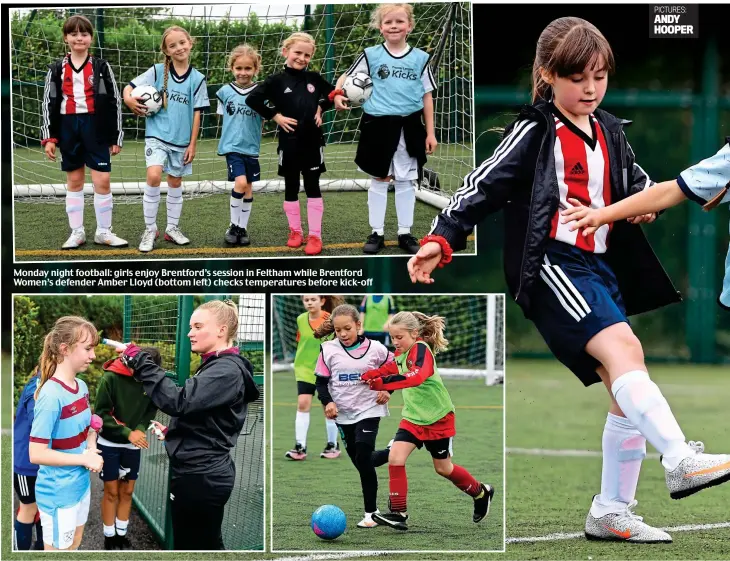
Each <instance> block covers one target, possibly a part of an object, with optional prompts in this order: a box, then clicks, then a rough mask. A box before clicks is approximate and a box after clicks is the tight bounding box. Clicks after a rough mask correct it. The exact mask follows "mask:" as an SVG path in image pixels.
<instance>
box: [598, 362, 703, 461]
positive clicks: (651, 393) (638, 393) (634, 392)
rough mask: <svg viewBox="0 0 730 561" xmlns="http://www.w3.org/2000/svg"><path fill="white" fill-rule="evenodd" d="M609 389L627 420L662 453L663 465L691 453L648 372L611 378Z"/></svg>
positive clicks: (636, 371)
mask: <svg viewBox="0 0 730 561" xmlns="http://www.w3.org/2000/svg"><path fill="white" fill-rule="evenodd" d="M611 391H612V392H613V396H614V397H615V398H616V401H617V402H618V404H619V407H621V411H623V412H624V415H626V417H627V418H628V419H629V421H631V424H632V425H634V426H635V427H636V428H637V429H638V430H639V432H640V433H641V434H642V435H644V437H645V438H646V439H647V440H648V441H649V442H650V443H651V445H652V446H654V448H656V449H657V450H658V451H659V453H660V454H662V464H663V465H664V467H665V469H668V470H670V471H672V470H674V469H676V467H677V466H678V465H679V463H680V462H681V461H682V460H684V459H685V458H686V457H688V456H691V455H692V454H694V451H693V450H692V448H690V447H689V446H688V445H687V443H686V442H685V440H684V433H683V432H682V429H681V428H679V424H678V423H677V420H676V419H675V418H674V415H673V414H672V410H671V409H670V408H669V404H668V403H667V400H666V399H665V398H664V396H663V395H662V392H661V390H660V389H659V386H657V385H656V384H655V383H654V382H653V381H652V380H651V379H650V378H649V374H647V373H646V372H643V371H641V370H633V371H631V372H627V373H626V374H624V375H623V376H620V377H619V378H617V379H616V380H615V381H614V382H613V384H612V386H611Z"/></svg>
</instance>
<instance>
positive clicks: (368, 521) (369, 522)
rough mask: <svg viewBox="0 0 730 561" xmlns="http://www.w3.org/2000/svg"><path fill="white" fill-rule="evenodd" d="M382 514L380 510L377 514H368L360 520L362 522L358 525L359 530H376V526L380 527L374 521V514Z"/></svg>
mask: <svg viewBox="0 0 730 561" xmlns="http://www.w3.org/2000/svg"><path fill="white" fill-rule="evenodd" d="M376 513H377V514H380V511H379V510H376V511H375V512H366V513H365V517H364V518H363V519H362V520H360V522H358V523H357V527H358V528H375V526H377V525H378V523H377V522H376V521H375V520H373V514H376Z"/></svg>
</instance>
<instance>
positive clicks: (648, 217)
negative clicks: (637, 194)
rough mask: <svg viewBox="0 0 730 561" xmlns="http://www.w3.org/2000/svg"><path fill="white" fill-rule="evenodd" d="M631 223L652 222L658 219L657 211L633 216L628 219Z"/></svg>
mask: <svg viewBox="0 0 730 561" xmlns="http://www.w3.org/2000/svg"><path fill="white" fill-rule="evenodd" d="M626 220H627V221H628V223H629V224H651V223H652V222H654V221H655V220H656V212H650V213H649V214H642V215H641V216H632V217H631V218H627V219H626Z"/></svg>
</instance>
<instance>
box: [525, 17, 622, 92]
mask: <svg viewBox="0 0 730 561" xmlns="http://www.w3.org/2000/svg"><path fill="white" fill-rule="evenodd" d="M600 57H603V61H604V64H605V70H606V71H608V72H613V70H614V67H615V63H614V58H613V51H612V50H611V45H609V44H608V41H607V40H606V38H605V37H604V36H603V34H602V33H601V32H600V31H598V28H596V26H595V25H593V24H592V23H590V22H588V21H586V20H584V19H581V18H575V17H565V18H559V19H556V20H555V21H553V22H551V23H550V24H549V25H548V26H547V27H546V28H545V29H544V30H543V32H542V33H541V34H540V38H539V39H538V40H537V50H536V52H535V62H534V63H533V64H532V102H533V103H534V102H535V101H537V100H538V99H545V100H549V99H550V98H551V97H552V87H551V86H550V84H548V83H547V82H546V81H545V80H543V78H542V72H545V73H547V74H550V75H553V76H560V77H561V78H565V77H566V76H570V75H571V74H580V73H582V72H583V71H584V70H585V69H586V67H587V66H588V65H593V66H594V67H595V65H596V64H598V60H599V58H600Z"/></svg>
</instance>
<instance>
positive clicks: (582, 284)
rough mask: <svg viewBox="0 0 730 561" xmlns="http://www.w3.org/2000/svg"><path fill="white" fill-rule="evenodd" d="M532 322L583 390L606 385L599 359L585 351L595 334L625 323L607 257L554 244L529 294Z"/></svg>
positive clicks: (551, 245) (558, 243) (559, 243)
mask: <svg viewBox="0 0 730 561" xmlns="http://www.w3.org/2000/svg"><path fill="white" fill-rule="evenodd" d="M530 301H531V309H530V315H529V319H530V320H532V321H533V322H534V323H535V326H536V327H537V330H538V331H539V332H540V334H541V335H542V337H543V339H545V342H546V343H547V346H548V347H549V348H550V350H551V351H552V353H553V354H554V355H555V358H557V359H558V360H559V361H560V362H562V363H563V364H564V365H565V366H567V367H568V368H569V369H570V370H572V371H573V374H575V375H576V376H578V378H579V379H580V381H581V382H583V384H584V385H586V386H590V385H591V384H595V383H597V382H600V381H601V378H600V377H599V376H598V374H597V373H596V369H597V368H598V367H599V366H600V365H601V364H600V362H598V360H596V359H595V358H594V357H592V356H591V355H589V354H588V353H586V352H585V346H586V344H587V343H588V341H590V340H591V338H593V336H594V335H596V334H598V333H599V332H600V331H603V330H604V329H606V328H607V327H610V326H611V325H614V324H616V323H621V322H626V323H628V322H629V320H628V318H627V317H626V308H625V307H624V303H623V299H622V297H621V293H620V292H619V288H618V283H617V281H616V276H615V275H614V273H613V271H612V270H611V268H610V267H609V266H608V264H607V263H606V261H605V259H604V258H603V256H602V255H596V254H593V253H588V252H586V251H583V250H582V249H578V248H577V247H574V246H571V245H568V244H566V243H563V242H558V241H555V240H550V241H549V242H548V245H547V250H546V252H545V256H544V257H543V263H542V270H541V271H540V278H539V279H538V280H537V282H536V283H535V287H534V288H533V290H532V292H531V293H530Z"/></svg>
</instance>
